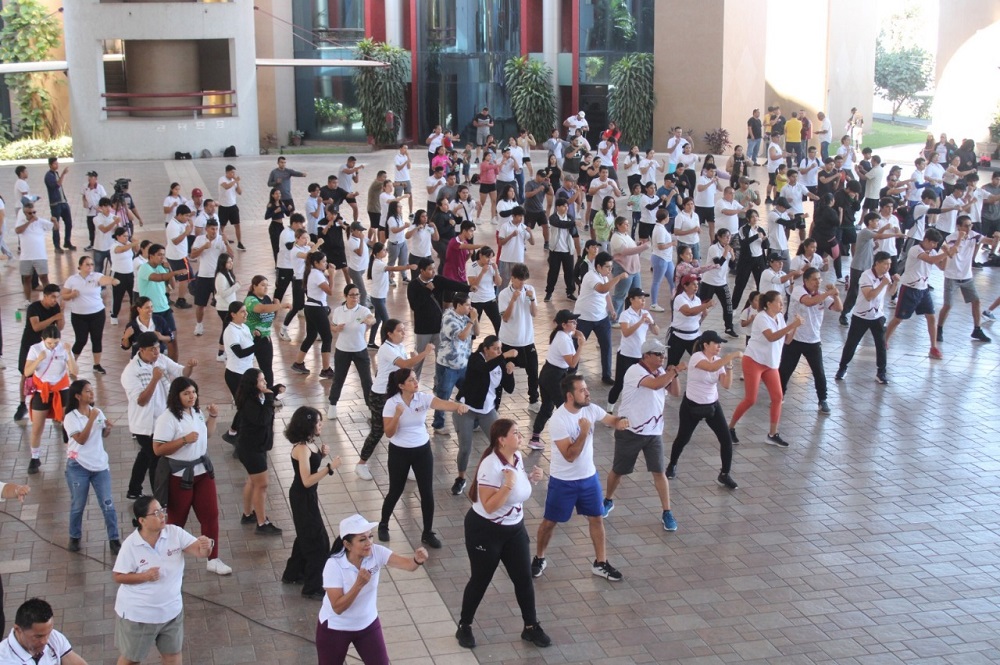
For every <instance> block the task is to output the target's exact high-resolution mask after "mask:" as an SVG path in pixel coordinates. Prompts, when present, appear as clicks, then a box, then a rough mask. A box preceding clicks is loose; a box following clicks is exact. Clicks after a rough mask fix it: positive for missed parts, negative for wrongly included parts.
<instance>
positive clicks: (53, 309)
mask: <svg viewBox="0 0 1000 665" xmlns="http://www.w3.org/2000/svg"><path fill="white" fill-rule="evenodd" d="M60 290H61V289H60V287H59V285H58V284H46V285H45V288H44V289H43V290H42V297H41V298H39V299H38V300H36V301H35V302H33V303H31V304H30V305H28V309H27V311H26V312H25V313H24V332H23V333H21V349H20V351H19V352H18V354H17V373H18V374H19V375H20V377H21V380H20V382H19V383H18V386H17V394H18V395H25V392H24V377H25V374H24V365H25V362H27V360H28V350H29V349H30V348H31V347H32V346H34V345H35V344H38V343H39V342H41V341H42V331H43V330H45V329H46V328H48V327H49V326H56V327H57V328H58V329H59V330H62V329H63V324H64V322H65V320H64V318H63V312H62V308H61V307H60V306H59V291H60ZM27 397H30V395H25V396H24V397H23V398H22V400H21V403H20V404H18V405H17V411H16V412H15V413H14V420H21V419H23V418H24V417H25V416H26V415H28V405H27Z"/></svg>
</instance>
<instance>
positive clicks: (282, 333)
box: [278, 328, 292, 342]
mask: <svg viewBox="0 0 1000 665" xmlns="http://www.w3.org/2000/svg"><path fill="white" fill-rule="evenodd" d="M278 339H280V340H283V341H285V342H291V341H292V336H291V335H289V334H288V331H287V330H286V329H285V328H282V329H281V330H279V331H278Z"/></svg>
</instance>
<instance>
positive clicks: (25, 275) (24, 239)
mask: <svg viewBox="0 0 1000 665" xmlns="http://www.w3.org/2000/svg"><path fill="white" fill-rule="evenodd" d="M18 182H21V181H18ZM21 212H22V214H23V215H24V219H23V220H22V219H18V221H17V222H16V226H15V227H14V232H15V233H16V234H17V236H18V243H19V244H20V246H21V252H20V256H19V257H18V258H19V261H18V268H19V270H18V272H19V273H20V275H21V288H22V289H23V290H24V306H25V307H27V306H28V305H30V304H31V275H32V273H35V274H37V275H38V281H39V282H40V285H41V287H42V288H43V289H44V288H45V286H46V285H47V284H48V283H49V258H48V252H47V251H46V249H45V237H46V236H47V235H48V234H49V232H50V231H52V229H53V225H52V222H50V221H49V220H47V219H40V218H39V217H38V213H37V212H36V210H35V204H34V203H33V202H25V203H24V204H23V207H22V209H21Z"/></svg>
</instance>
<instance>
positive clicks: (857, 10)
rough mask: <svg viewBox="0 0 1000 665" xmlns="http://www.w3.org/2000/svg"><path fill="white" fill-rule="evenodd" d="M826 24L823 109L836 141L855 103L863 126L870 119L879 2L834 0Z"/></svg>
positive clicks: (867, 125) (870, 121)
mask: <svg viewBox="0 0 1000 665" xmlns="http://www.w3.org/2000/svg"><path fill="white" fill-rule="evenodd" d="M827 26H828V38H827V47H826V51H827V68H826V72H827V73H826V89H827V97H826V107H827V108H826V113H827V115H829V116H830V122H831V123H832V124H833V138H832V139H831V142H832V143H833V144H834V145H837V144H838V143H839V141H840V137H842V136H843V135H844V133H845V130H844V126H845V124H846V123H847V119H848V118H849V117H850V116H851V109H852V108H855V107H857V109H858V113H860V114H861V115H862V117H863V118H864V121H865V128H868V127H870V126H871V123H872V103H873V101H874V98H875V93H874V85H875V84H874V81H875V42H876V41H877V40H878V6H877V5H876V3H874V2H871V0H835V1H834V2H830V12H829V15H828V18H827ZM846 36H849V38H845V37H846ZM813 117H814V116H813ZM862 141H864V137H863V136H862Z"/></svg>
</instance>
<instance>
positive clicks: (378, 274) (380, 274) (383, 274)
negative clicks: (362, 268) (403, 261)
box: [368, 259, 389, 298]
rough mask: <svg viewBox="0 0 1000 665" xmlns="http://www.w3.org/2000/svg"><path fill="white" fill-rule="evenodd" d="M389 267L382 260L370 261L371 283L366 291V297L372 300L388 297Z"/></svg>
mask: <svg viewBox="0 0 1000 665" xmlns="http://www.w3.org/2000/svg"><path fill="white" fill-rule="evenodd" d="M388 267H389V265H388V264H387V263H386V262H385V261H384V260H383V259H375V260H374V261H372V283H371V288H369V289H368V295H369V296H371V297H372V298H386V297H388V296H389V271H388V270H387V268H388Z"/></svg>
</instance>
